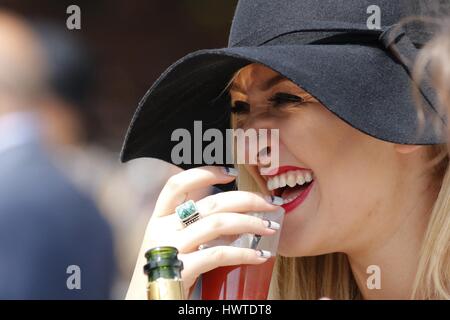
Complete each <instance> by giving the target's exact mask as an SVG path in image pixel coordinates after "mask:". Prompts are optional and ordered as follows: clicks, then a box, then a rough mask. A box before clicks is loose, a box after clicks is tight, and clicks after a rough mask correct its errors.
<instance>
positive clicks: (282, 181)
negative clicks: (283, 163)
mask: <svg viewBox="0 0 450 320" xmlns="http://www.w3.org/2000/svg"><path fill="white" fill-rule="evenodd" d="M279 177H280V180H279V181H280V183H279V185H280V186H279V188H281V187H285V186H286V179H287V178H286V175H285V174H284V173H283V174H280V175H279Z"/></svg>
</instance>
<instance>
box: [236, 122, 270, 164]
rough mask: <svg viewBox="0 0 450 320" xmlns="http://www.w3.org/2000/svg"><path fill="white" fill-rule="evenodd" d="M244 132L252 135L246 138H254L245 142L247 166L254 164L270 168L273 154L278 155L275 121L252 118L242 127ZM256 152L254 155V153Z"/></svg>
mask: <svg viewBox="0 0 450 320" xmlns="http://www.w3.org/2000/svg"><path fill="white" fill-rule="evenodd" d="M243 129H244V131H246V132H247V133H250V132H251V131H254V132H253V134H249V135H248V136H249V137H250V136H253V137H256V139H255V141H251V139H248V140H246V143H245V154H246V159H248V161H249V164H256V165H258V167H260V168H264V167H268V166H271V164H272V163H273V162H274V159H273V156H274V152H275V153H278V152H277V151H278V150H279V148H277V146H278V144H279V128H278V127H277V125H276V121H274V119H273V118H272V119H271V118H270V117H268V116H262V115H258V116H256V115H255V116H254V117H251V120H250V121H247V123H246V125H245V126H244V127H243ZM255 151H256V153H255Z"/></svg>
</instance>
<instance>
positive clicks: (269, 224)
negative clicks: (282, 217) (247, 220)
mask: <svg viewBox="0 0 450 320" xmlns="http://www.w3.org/2000/svg"><path fill="white" fill-rule="evenodd" d="M263 222H264V225H265V226H266V228H269V229H272V230H280V224H279V223H277V222H275V221H272V220H264V221H263Z"/></svg>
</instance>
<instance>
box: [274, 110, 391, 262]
mask: <svg viewBox="0 0 450 320" xmlns="http://www.w3.org/2000/svg"><path fill="white" fill-rule="evenodd" d="M311 109H312V108H311ZM281 128H282V129H281V130H280V136H281V139H283V143H284V144H285V145H286V148H287V149H288V150H289V154H291V155H293V157H294V158H295V159H296V160H297V161H298V162H300V163H302V164H304V165H306V166H307V167H308V168H311V169H312V170H313V172H314V176H315V179H316V182H317V185H316V188H315V194H314V195H313V197H312V201H311V202H312V204H311V205H310V206H308V207H307V209H308V212H305V213H302V214H301V215H295V214H294V215H292V216H288V218H287V219H288V220H287V221H289V223H288V224H287V226H286V227H285V228H284V230H283V233H282V237H281V240H280V253H282V254H285V255H298V254H322V253H327V252H329V251H330V252H333V251H335V250H342V249H343V247H346V246H349V245H351V242H352V241H353V239H355V237H357V234H358V233H361V232H367V229H366V228H365V226H366V225H367V224H370V220H371V219H374V218H375V217H374V216H373V215H372V212H373V210H374V208H376V207H377V203H379V202H380V199H382V198H383V197H385V196H386V186H385V183H386V181H387V180H388V178H389V171H390V170H389V169H386V164H387V163H391V162H392V161H393V159H392V153H391V148H390V147H389V146H390V145H389V144H387V143H385V142H381V141H379V140H376V139H374V138H371V137H369V136H367V135H365V134H363V133H361V132H360V131H358V130H356V129H353V128H352V127H350V126H348V125H347V124H346V123H344V122H343V121H341V120H340V119H338V118H337V117H336V116H334V115H333V114H331V113H330V112H329V111H328V110H326V111H324V110H320V108H317V109H315V110H314V109H313V110H308V112H306V110H305V112H299V113H298V114H296V115H293V116H292V117H290V118H289V119H286V122H285V123H284V124H283V125H282V126H281ZM305 209H306V208H305ZM293 244H295V245H293Z"/></svg>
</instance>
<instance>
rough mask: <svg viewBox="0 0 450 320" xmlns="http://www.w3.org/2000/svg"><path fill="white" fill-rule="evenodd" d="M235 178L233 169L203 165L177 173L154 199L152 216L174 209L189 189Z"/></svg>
mask: <svg viewBox="0 0 450 320" xmlns="http://www.w3.org/2000/svg"><path fill="white" fill-rule="evenodd" d="M235 178H236V173H235V171H234V170H231V171H228V172H227V171H225V170H224V167H217V166H204V167H199V168H193V169H189V170H186V171H183V172H180V173H177V174H175V175H173V176H171V177H170V178H169V180H167V183H166V184H165V185H164V188H163V189H162V191H161V193H160V194H159V197H158V200H157V201H156V205H155V210H154V212H153V215H154V216H157V217H161V216H164V215H168V214H170V213H173V212H174V211H175V208H176V207H177V206H178V205H180V204H181V203H182V202H183V201H185V200H187V199H185V198H186V194H187V193H188V192H190V191H194V190H197V189H199V188H204V187H207V186H211V185H214V184H225V183H229V182H231V181H233V180H234V179H235Z"/></svg>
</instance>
